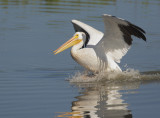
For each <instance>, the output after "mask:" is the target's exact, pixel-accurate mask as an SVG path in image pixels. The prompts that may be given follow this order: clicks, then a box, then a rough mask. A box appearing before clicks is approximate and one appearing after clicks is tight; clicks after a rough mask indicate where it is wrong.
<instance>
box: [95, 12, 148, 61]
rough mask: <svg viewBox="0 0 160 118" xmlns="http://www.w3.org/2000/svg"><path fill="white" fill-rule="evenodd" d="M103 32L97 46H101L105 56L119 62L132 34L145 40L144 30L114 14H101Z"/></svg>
mask: <svg viewBox="0 0 160 118" xmlns="http://www.w3.org/2000/svg"><path fill="white" fill-rule="evenodd" d="M103 20H104V24H105V33H104V36H103V38H102V40H101V41H100V42H99V43H98V45H97V47H102V48H103V50H104V52H105V53H106V56H109V58H112V59H113V60H114V61H116V62H117V63H120V60H121V58H122V57H123V56H124V55H125V54H126V53H127V51H128V50H129V48H130V46H131V44H132V40H133V39H132V37H131V36H132V35H134V36H136V37H138V38H141V39H143V40H144V41H146V37H145V35H144V33H145V31H144V30H143V29H141V28H140V27H138V26H136V25H134V24H132V23H130V22H128V21H126V20H124V19H121V18H117V17H115V16H111V15H107V14H104V15H103Z"/></svg>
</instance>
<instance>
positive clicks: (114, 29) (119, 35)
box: [54, 14, 146, 73]
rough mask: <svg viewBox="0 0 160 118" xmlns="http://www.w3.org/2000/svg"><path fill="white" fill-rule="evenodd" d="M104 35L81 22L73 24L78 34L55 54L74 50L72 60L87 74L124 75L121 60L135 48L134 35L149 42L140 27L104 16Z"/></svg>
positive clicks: (113, 17)
mask: <svg viewBox="0 0 160 118" xmlns="http://www.w3.org/2000/svg"><path fill="white" fill-rule="evenodd" d="M103 20H104V25H105V32H104V33H102V32H101V31H98V30H96V29H95V28H93V27H91V26H89V25H87V24H85V23H83V22H80V21H78V20H72V23H73V26H74V29H75V31H76V33H75V34H74V36H73V37H72V38H71V39H70V40H68V41H67V42H66V43H64V44H63V45H62V46H60V47H59V48H58V49H57V50H55V51H54V53H55V54H58V53H60V52H62V51H64V50H66V49H67V48H69V47H71V46H73V47H72V49H71V56H72V57H73V59H74V60H75V61H76V62H77V63H79V64H80V65H81V66H83V67H84V68H86V69H87V70H89V71H91V72H93V73H97V72H100V71H105V72H110V71H112V72H113V71H114V72H121V71H122V70H121V68H120V67H119V66H118V64H117V63H120V60H121V58H122V57H123V56H124V55H125V54H126V53H127V51H128V50H129V49H130V46H131V44H132V40H133V39H132V37H131V36H132V35H134V36H136V37H138V38H141V39H143V40H144V41H146V37H145V35H144V34H145V31H144V30H143V29H141V28H140V27H138V26H136V25H134V24H132V23H130V22H129V21H126V20H124V19H121V18H117V17H115V16H111V15H107V14H104V15H103Z"/></svg>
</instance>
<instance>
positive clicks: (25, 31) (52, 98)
mask: <svg viewBox="0 0 160 118" xmlns="http://www.w3.org/2000/svg"><path fill="white" fill-rule="evenodd" d="M104 13H106V14H111V15H114V16H118V17H121V18H124V19H127V20H129V21H131V22H132V23H134V24H136V25H138V26H140V27H142V28H143V29H144V30H145V31H146V37H147V42H144V41H142V40H139V39H136V38H134V39H135V40H134V42H133V45H132V48H131V49H130V50H129V52H128V53H127V55H126V56H125V57H124V58H123V59H122V62H121V64H120V66H121V68H122V69H123V70H124V71H125V70H126V69H128V68H131V69H130V71H127V72H126V74H125V73H124V75H120V76H118V77H117V78H116V79H117V80H116V79H103V80H102V81H99V82H97V81H94V82H82V80H83V73H82V72H83V69H82V68H81V67H80V66H79V65H78V64H77V63H76V62H74V60H72V58H71V57H70V50H66V51H65V52H63V53H60V54H58V55H56V56H55V55H54V54H53V53H52V51H53V50H55V49H57V48H58V47H59V46H60V45H61V44H62V43H64V42H65V41H66V40H68V39H69V38H70V37H71V36H72V35H73V34H74V29H73V26H72V24H71V22H70V21H71V20H72V19H78V20H80V21H82V22H85V23H87V24H89V25H91V26H93V27H95V28H97V29H99V30H102V31H103V29H104V26H103V20H102V18H101V15H102V14H104ZM159 27H160V0H0V118H59V117H60V118H83V117H84V118H132V117H133V118H153V117H154V118H158V117H159V116H160V62H159V60H160V51H159V49H160V30H159ZM140 73H141V74H140ZM69 78H71V81H72V82H71V81H66V80H68V79H69Z"/></svg>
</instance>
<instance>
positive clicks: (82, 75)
mask: <svg viewBox="0 0 160 118" xmlns="http://www.w3.org/2000/svg"><path fill="white" fill-rule="evenodd" d="M157 79H158V80H160V73H159V72H158V71H155V72H154V73H151V72H144V73H140V72H139V71H138V70H134V69H127V70H126V71H123V72H120V73H116V72H107V73H99V74H95V75H89V74H88V73H87V72H77V73H75V75H73V76H71V77H70V78H69V79H67V80H69V81H70V82H99V81H110V82H111V81H114V82H115V81H142V80H157Z"/></svg>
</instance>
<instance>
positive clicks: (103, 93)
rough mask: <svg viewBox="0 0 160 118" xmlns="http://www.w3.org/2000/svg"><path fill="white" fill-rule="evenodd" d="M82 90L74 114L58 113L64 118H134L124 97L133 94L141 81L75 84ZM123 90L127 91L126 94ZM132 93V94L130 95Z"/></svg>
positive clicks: (74, 107) (75, 102)
mask: <svg viewBox="0 0 160 118" xmlns="http://www.w3.org/2000/svg"><path fill="white" fill-rule="evenodd" d="M74 85H76V86H77V87H78V88H80V89H81V88H83V89H81V90H80V94H81V95H80V96H77V97H75V98H76V99H77V101H73V102H72V107H71V110H72V112H63V113H58V114H59V115H57V117H62V118H132V113H131V110H129V109H128V103H126V101H124V100H123V95H125V94H131V93H132V94H133V93H134V92H135V89H137V88H138V87H139V85H140V81H135V82H127V83H125V82H119V83H107V82H106V83H105V82H103V83H102V82H100V83H76V84H75V83H74ZM121 90H127V92H126V93H124V92H122V91H121ZM128 90H129V91H128ZM129 92H131V93H129Z"/></svg>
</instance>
